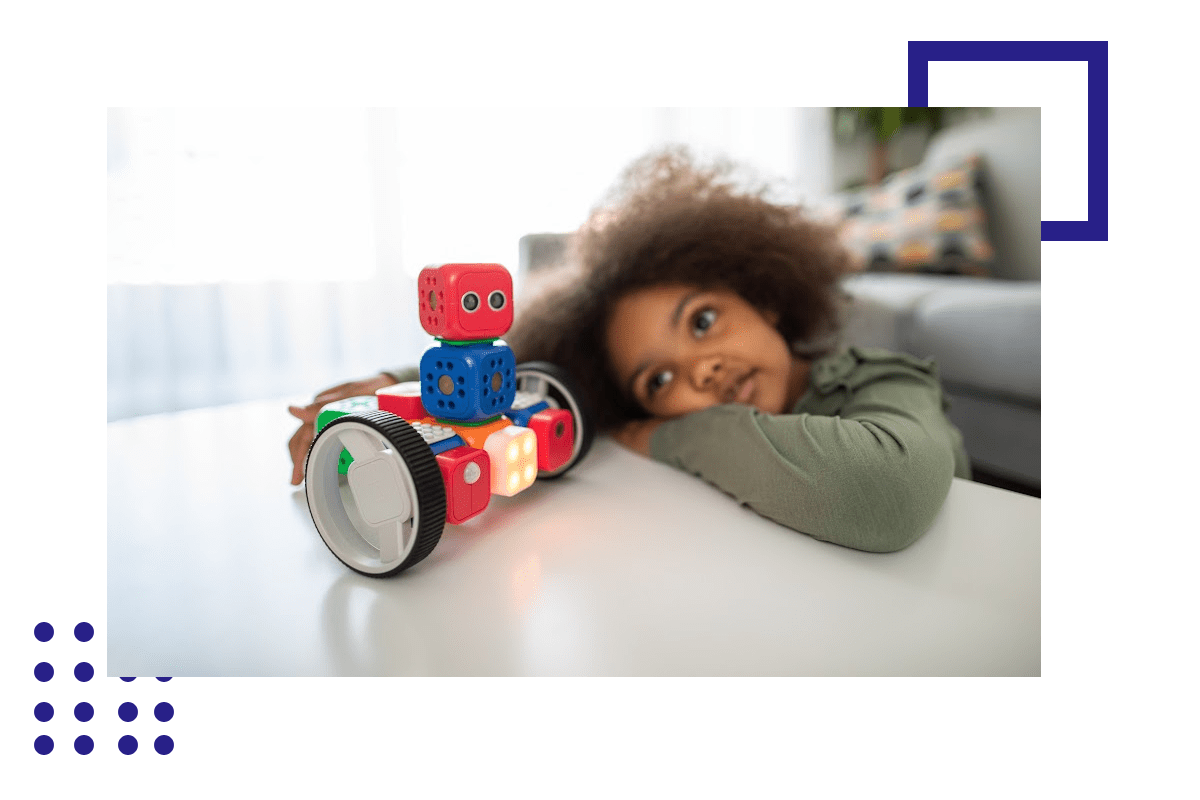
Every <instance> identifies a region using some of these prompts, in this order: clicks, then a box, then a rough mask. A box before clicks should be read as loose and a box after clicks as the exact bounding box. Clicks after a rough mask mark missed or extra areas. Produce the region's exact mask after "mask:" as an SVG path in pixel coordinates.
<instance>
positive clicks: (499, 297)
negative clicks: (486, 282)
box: [488, 292, 508, 311]
mask: <svg viewBox="0 0 1200 800" xmlns="http://www.w3.org/2000/svg"><path fill="white" fill-rule="evenodd" d="M507 302H508V298H507V297H505V296H504V292H492V293H491V294H489V295H488V305H489V306H491V307H492V310H493V311H499V310H500V309H502V308H504V306H505V304H506V303H507Z"/></svg>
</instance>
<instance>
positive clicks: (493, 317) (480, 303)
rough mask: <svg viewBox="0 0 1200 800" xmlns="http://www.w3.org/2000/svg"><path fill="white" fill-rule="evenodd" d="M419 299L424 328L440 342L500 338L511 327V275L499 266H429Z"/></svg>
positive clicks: (422, 278) (419, 280) (420, 277)
mask: <svg viewBox="0 0 1200 800" xmlns="http://www.w3.org/2000/svg"><path fill="white" fill-rule="evenodd" d="M417 298H418V300H419V303H420V314H421V327H422V328H424V329H425V332H426V333H428V334H429V335H430V336H436V337H438V338H439V339H444V340H446V341H451V342H456V341H475V340H480V339H488V340H490V339H499V338H500V337H501V336H503V335H504V334H505V333H507V332H508V329H509V328H510V327H512V321H513V304H512V276H511V275H509V274H508V270H506V269H505V268H504V267H502V266H501V265H499V264H440V265H436V266H431V267H426V268H425V269H423V270H421V274H420V275H418V276H417Z"/></svg>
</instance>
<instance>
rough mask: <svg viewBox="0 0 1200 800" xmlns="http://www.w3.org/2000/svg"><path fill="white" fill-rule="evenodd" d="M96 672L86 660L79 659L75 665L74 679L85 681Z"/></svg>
mask: <svg viewBox="0 0 1200 800" xmlns="http://www.w3.org/2000/svg"><path fill="white" fill-rule="evenodd" d="M95 674H96V670H94V669H92V665H91V664H89V663H88V662H86V661H80V662H79V663H78V664H76V665H75V679H76V680H78V681H80V682H81V683H87V682H88V681H90V680H91V679H92V676H93V675H95Z"/></svg>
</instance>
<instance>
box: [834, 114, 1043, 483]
mask: <svg viewBox="0 0 1200 800" xmlns="http://www.w3.org/2000/svg"><path fill="white" fill-rule="evenodd" d="M971 153H977V154H979V155H980V156H981V157H982V178H983V197H984V204H985V210H986V213H987V219H988V232H989V235H990V237H991V241H992V244H993V246H994V248H995V251H996V255H995V262H994V265H993V273H994V275H995V277H994V278H988V279H977V278H965V277H960V276H949V275H906V274H897V273H870V272H868V273H862V274H858V275H854V276H852V277H850V278H848V279H847V280H846V282H845V287H846V289H847V291H848V292H849V294H850V295H851V297H852V298H853V299H852V302H851V304H850V307H849V312H848V315H847V320H846V325H845V328H844V329H843V341H844V342H845V343H846V344H863V345H875V346H881V347H888V348H891V349H894V350H901V351H904V352H908V353H912V354H914V355H918V356H922V357H927V358H934V359H936V360H937V362H938V365H939V367H940V370H941V375H942V381H943V384H944V386H945V388H946V393H947V395H948V396H949V398H950V401H951V408H950V411H949V414H950V417H951V419H952V420H953V421H954V422H955V424H956V425H958V427H959V428H960V429H961V430H962V433H963V437H964V439H965V440H966V445H967V452H968V453H969V454H970V456H971V462H972V467H973V469H974V472H975V475H976V479H977V480H980V481H982V482H985V483H991V484H994V485H998V486H1003V487H1005V488H1010V489H1014V490H1017V491H1023V492H1026V493H1030V494H1038V495H1040V493H1041V282H1040V280H1041V126H1040V114H1039V110H1038V109H1007V110H1006V111H1005V113H1003V114H1001V113H997V114H996V115H994V116H992V117H988V118H984V119H977V120H972V121H970V122H968V123H964V124H962V125H959V126H955V127H952V128H947V129H945V130H943V131H942V132H941V133H940V134H938V135H937V136H935V137H934V138H933V139H932V140H931V141H930V144H929V147H928V149H927V151H926V154H925V157H924V161H923V165H928V166H931V167H938V166H941V165H948V164H952V163H954V162H956V161H961V159H962V158H963V157H964V156H967V155H969V154H971Z"/></svg>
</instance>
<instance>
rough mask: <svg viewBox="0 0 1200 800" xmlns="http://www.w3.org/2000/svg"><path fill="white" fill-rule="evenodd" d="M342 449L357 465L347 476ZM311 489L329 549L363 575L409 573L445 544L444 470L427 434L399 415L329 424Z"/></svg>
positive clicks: (311, 471)
mask: <svg viewBox="0 0 1200 800" xmlns="http://www.w3.org/2000/svg"><path fill="white" fill-rule="evenodd" d="M343 448H345V449H347V450H349V451H350V454H351V455H352V456H353V457H354V462H355V463H354V464H351V467H350V473H348V474H347V475H345V476H341V475H339V474H338V469H337V462H338V457H339V455H340V453H341V452H342V449H343ZM359 476H362V477H361V478H360V477H359ZM304 491H305V495H306V497H307V499H308V511H309V514H310V515H312V520H313V524H314V525H315V526H316V528H317V532H318V533H320V534H321V539H322V541H324V542H325V546H326V547H328V548H329V551H330V552H331V553H333V554H334V556H336V557H337V559H338V560H339V561H341V562H342V563H343V564H345V565H346V566H347V567H349V568H350V569H352V570H354V571H355V572H358V573H361V574H363V575H369V576H371V577H373V578H385V577H388V576H389V575H395V574H396V573H398V572H401V571H403V570H406V569H408V568H409V567H411V566H413V565H414V564H417V563H418V562H420V561H421V560H422V559H424V558H425V557H426V556H428V555H429V554H430V553H431V552H433V548H434V547H436V546H437V543H438V541H439V540H440V539H441V538H442V529H443V528H444V527H445V524H446V487H445V486H444V485H443V483H442V472H441V470H440V469H439V468H438V464H437V459H436V458H435V457H434V455H433V451H432V450H430V449H429V445H427V444H425V440H424V439H422V438H421V435H420V434H419V433H417V432H416V431H415V430H413V427H412V425H411V424H409V423H408V422H407V421H405V420H404V419H402V418H400V417H398V416H396V415H395V414H390V413H388V412H386V411H359V412H355V413H352V414H347V415H345V416H343V417H338V418H337V419H335V420H333V421H332V422H330V423H329V424H328V425H326V426H325V427H324V428H323V429H322V430H321V433H320V434H318V435H317V437H316V438H315V439H313V443H312V444H311V445H310V446H309V448H308V457H307V459H306V460H305V463H304Z"/></svg>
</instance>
